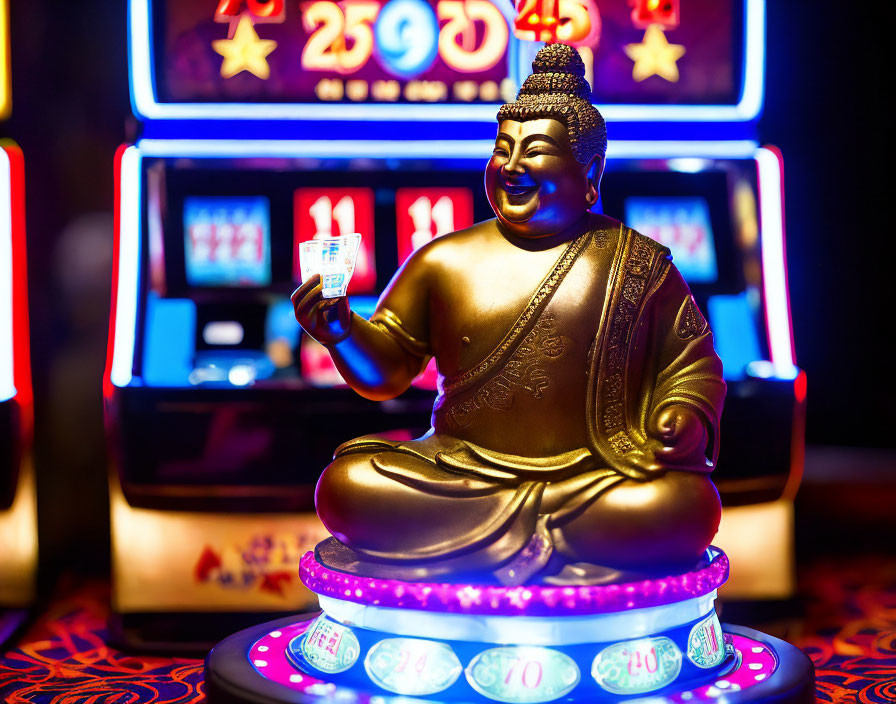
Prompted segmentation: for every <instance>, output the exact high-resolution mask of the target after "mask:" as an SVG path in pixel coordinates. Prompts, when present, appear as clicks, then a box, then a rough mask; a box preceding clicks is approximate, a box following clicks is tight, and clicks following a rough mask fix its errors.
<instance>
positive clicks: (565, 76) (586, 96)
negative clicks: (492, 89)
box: [498, 44, 607, 164]
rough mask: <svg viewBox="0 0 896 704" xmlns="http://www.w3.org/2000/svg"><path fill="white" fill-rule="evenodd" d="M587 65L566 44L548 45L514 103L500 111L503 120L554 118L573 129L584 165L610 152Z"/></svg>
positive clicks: (575, 148)
mask: <svg viewBox="0 0 896 704" xmlns="http://www.w3.org/2000/svg"><path fill="white" fill-rule="evenodd" d="M590 98H591V89H590V88H589V86H588V81H586V80H585V64H583V63H582V57H581V56H579V52H578V51H576V50H575V49H573V48H572V47H571V46H567V45H566V44H548V45H547V46H545V47H542V49H541V50H540V51H539V52H538V54H536V56H535V60H534V61H533V62H532V75H531V76H529V77H528V78H527V79H526V80H525V82H524V83H523V85H522V87H521V88H520V92H519V95H518V96H517V98H516V100H515V101H514V102H512V103H507V104H506V105H503V106H501V108H500V109H499V110H498V122H501V121H502V120H518V121H520V122H523V121H525V120H537V119H539V118H553V119H555V120H559V121H560V122H563V123H564V124H565V125H566V127H567V129H568V130H569V141H570V143H571V144H572V151H573V154H575V157H576V160H577V161H578V162H579V163H580V164H587V163H588V162H589V161H590V159H591V157H593V156H594V155H595V154H598V155H600V156H601V157H603V156H604V155H605V154H606V153H607V125H606V123H605V122H604V118H603V117H602V116H601V114H600V113H599V112H598V110H597V108H596V107H594V106H593V105H592V104H591V100H590Z"/></svg>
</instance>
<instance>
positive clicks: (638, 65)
mask: <svg viewBox="0 0 896 704" xmlns="http://www.w3.org/2000/svg"><path fill="white" fill-rule="evenodd" d="M684 51H685V50H684V47H683V46H682V45H681V44H670V43H669V42H667V41H666V35H665V34H664V33H663V29H662V27H660V26H659V25H658V24H652V25H650V26H649V27H648V28H647V31H646V32H644V39H643V40H642V41H641V43H640V44H626V46H625V53H626V55H627V56H628V58H630V59H631V60H632V61H634V62H635V66H634V68H633V69H632V78H634V79H635V80H636V81H638V82H640V81H643V80H644V79H646V78H650V77H651V76H659V77H660V78H665V79H666V80H667V81H669V82H670V83H677V82H678V64H676V63H675V62H676V61H678V59H680V58H681V57H682V56H684Z"/></svg>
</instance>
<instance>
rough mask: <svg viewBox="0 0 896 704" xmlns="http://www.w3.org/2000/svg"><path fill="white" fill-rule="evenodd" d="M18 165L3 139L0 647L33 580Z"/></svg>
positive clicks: (26, 602)
mask: <svg viewBox="0 0 896 704" xmlns="http://www.w3.org/2000/svg"><path fill="white" fill-rule="evenodd" d="M3 9H4V10H5V8H3ZM23 162H24V160H23V157H22V152H21V150H20V149H19V148H18V147H17V146H16V145H15V144H13V143H12V142H9V141H6V140H0V555H2V556H3V559H2V560H0V644H2V643H3V642H5V641H6V639H7V638H8V637H10V636H11V635H12V634H13V633H14V632H15V631H16V630H17V628H18V627H19V626H20V625H21V624H22V622H23V621H24V619H25V617H26V615H27V608H28V607H29V606H30V605H31V604H32V603H33V601H34V599H35V590H36V581H37V559H38V556H37V499H36V495H35V481H34V463H33V455H32V431H33V402H32V398H33V397H32V391H31V368H30V358H29V339H28V301H27V284H26V275H27V265H26V261H25V211H24V208H25V203H24V192H23V191H24V163H23Z"/></svg>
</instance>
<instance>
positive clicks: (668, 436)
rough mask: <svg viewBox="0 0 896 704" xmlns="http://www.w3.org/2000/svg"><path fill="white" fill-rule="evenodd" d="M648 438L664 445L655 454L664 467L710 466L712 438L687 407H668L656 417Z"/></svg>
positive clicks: (695, 414)
mask: <svg viewBox="0 0 896 704" xmlns="http://www.w3.org/2000/svg"><path fill="white" fill-rule="evenodd" d="M647 432H648V434H649V435H650V436H651V437H652V438H653V439H654V440H657V441H659V443H660V444H661V445H662V446H661V447H658V448H656V449H655V450H654V456H655V457H656V460H657V461H658V462H659V463H660V464H665V465H672V466H681V467H698V466H699V467H704V466H706V444H707V441H708V440H709V434H708V433H707V431H706V426H705V425H704V424H703V421H702V420H701V418H700V416H698V415H697V413H695V412H694V411H693V410H692V409H691V408H690V407H688V406H683V405H675V404H673V405H670V406H665V407H664V408H662V409H661V410H660V411H659V412H657V413H655V414H654V415H653V417H652V418H651V420H650V424H649V426H648V429H647Z"/></svg>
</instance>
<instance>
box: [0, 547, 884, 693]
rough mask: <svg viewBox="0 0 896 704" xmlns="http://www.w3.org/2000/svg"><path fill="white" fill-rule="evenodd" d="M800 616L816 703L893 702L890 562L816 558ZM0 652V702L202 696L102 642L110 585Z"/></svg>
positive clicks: (166, 665)
mask: <svg viewBox="0 0 896 704" xmlns="http://www.w3.org/2000/svg"><path fill="white" fill-rule="evenodd" d="M800 583H801V585H802V592H803V595H804V597H805V599H806V603H807V607H806V618H805V620H804V621H803V622H801V623H800V624H798V627H797V629H796V630H795V632H794V633H793V634H792V637H791V640H793V641H794V642H795V643H796V644H797V645H799V646H800V647H802V648H804V649H805V650H806V651H807V652H808V653H809V654H810V655H811V657H812V659H813V661H814V662H815V666H816V668H817V679H818V701H819V702H831V703H833V704H841V703H842V704H893V703H894V702H896V558H887V559H880V558H877V559H870V558H867V559H865V558H858V559H853V560H850V561H849V562H848V563H846V564H840V563H835V562H833V561H830V562H818V563H815V564H813V565H811V566H809V567H808V568H806V569H804V570H803V571H802V572H801V576H800ZM60 591H61V592H67V593H68V595H67V596H65V597H63V598H61V599H59V600H57V601H56V602H55V603H54V604H53V606H52V607H51V609H50V610H49V611H48V612H47V613H46V614H44V615H43V616H42V617H41V618H40V619H39V620H38V621H37V622H36V623H34V624H33V625H32V627H31V628H30V629H29V630H28V632H27V633H26V634H25V635H24V636H23V637H22V638H21V640H20V642H19V644H18V647H16V648H15V649H13V650H10V651H9V652H7V653H5V654H3V655H2V656H0V698H2V700H3V701H5V702H9V703H10V704H23V703H25V702H28V703H33V702H37V703H39V704H143V703H144V702H154V703H159V704H162V703H164V704H190V703H192V702H201V701H203V699H204V695H203V684H202V662H201V661H199V660H190V659H183V658H180V659H171V658H159V657H145V656H140V657H133V656H129V655H125V654H123V653H121V652H119V651H117V650H115V649H113V648H110V647H108V646H107V645H106V643H105V641H106V637H107V631H106V617H107V615H108V609H109V607H108V596H109V595H108V589H107V588H106V587H105V586H104V585H102V584H97V583H89V584H82V585H78V586H77V587H71V586H69V588H68V589H61V590H60Z"/></svg>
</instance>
